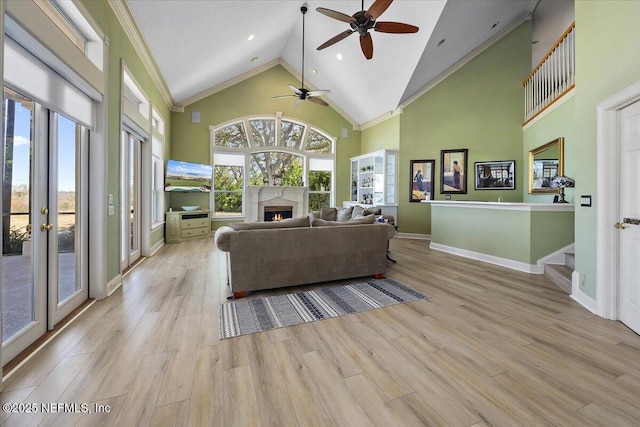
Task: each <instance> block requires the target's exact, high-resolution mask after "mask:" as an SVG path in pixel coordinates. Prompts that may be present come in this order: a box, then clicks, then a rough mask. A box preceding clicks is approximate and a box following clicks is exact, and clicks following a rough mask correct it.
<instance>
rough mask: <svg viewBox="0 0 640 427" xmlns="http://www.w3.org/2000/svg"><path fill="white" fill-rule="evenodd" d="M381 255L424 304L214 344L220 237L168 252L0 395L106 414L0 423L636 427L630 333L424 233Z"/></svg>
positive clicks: (18, 417) (635, 356)
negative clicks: (435, 243)
mask: <svg viewBox="0 0 640 427" xmlns="http://www.w3.org/2000/svg"><path fill="white" fill-rule="evenodd" d="M391 251H392V254H393V256H394V258H396V259H397V260H398V263H397V264H391V263H389V264H388V271H387V277H390V278H392V279H395V280H397V281H399V282H401V283H404V284H406V285H407V286H410V287H412V288H413V289H415V290H417V291H419V292H422V293H425V294H428V295H429V296H430V297H431V299H430V300H423V301H417V302H413V303H409V304H402V305H396V306H391V307H386V308H383V309H378V310H373V311H368V312H365V313H359V314H354V315H349V316H344V317H339V318H334V319H329V320H324V321H319V322H314V323H310V324H306V325H298V326H294V327H290V328H283V329H277V330H273V331H269V332H264V333H259V334H253V335H248V336H241V337H238V338H233V339H229V340H223V341H220V340H219V335H218V304H219V303H220V302H224V300H225V296H226V294H227V293H226V290H225V282H224V280H223V278H224V265H223V260H224V258H223V256H222V254H221V253H220V252H218V251H217V250H216V249H215V246H214V244H213V240H212V239H205V240H199V241H195V242H187V243H177V244H172V245H166V246H164V247H163V248H162V249H161V250H160V251H159V252H158V254H157V255H155V256H153V257H151V258H149V259H147V260H145V261H144V262H143V263H141V264H140V265H139V266H137V267H136V268H135V269H134V270H133V271H131V272H130V273H129V274H128V275H127V276H126V277H125V278H124V281H123V286H122V288H121V289H120V290H118V291H116V292H115V293H114V294H113V295H112V296H111V297H109V298H107V299H105V300H102V301H98V302H96V303H95V304H94V305H93V306H92V307H90V308H89V309H88V310H87V311H86V312H85V313H83V314H82V315H81V316H80V318H79V319H77V320H76V321H75V322H74V323H73V324H72V325H70V326H69V327H67V329H65V330H64V331H63V332H62V333H61V334H60V335H59V336H57V337H56V338H55V339H54V340H53V341H52V342H51V343H50V344H49V345H48V346H47V347H46V348H45V349H44V350H42V351H41V352H40V353H38V354H37V355H36V356H35V357H34V358H33V359H31V360H30V361H29V362H28V363H27V364H26V365H25V366H23V367H22V368H20V370H19V371H18V372H16V373H15V374H13V375H12V376H11V377H10V378H9V379H8V380H7V381H6V382H5V383H4V386H3V391H2V393H1V395H0V399H1V400H2V403H7V402H13V403H36V404H40V403H54V402H58V403H71V404H74V403H75V404H77V405H80V404H82V403H87V404H89V405H88V408H89V409H91V410H94V409H95V408H96V406H95V405H101V406H99V407H100V408H103V409H104V408H109V412H104V411H103V412H101V413H96V412H93V413H82V412H81V411H68V410H67V411H61V412H57V413H42V412H41V411H39V412H38V413H30V414H27V413H13V414H11V413H6V412H3V413H1V414H0V423H2V425H7V426H21V427H24V426H36V425H43V426H98V425H104V426H111V425H115V426H148V425H151V426H295V425H300V426H350V427H351V426H372V425H374V426H385V427H387V426H425V425H428V426H432V425H433V426H440V425H442V426H444V425H450V426H487V425H492V426H510V427H512V426H521V425H526V426H537V425H562V426H607V427H610V426H637V425H640V397H639V396H640V337H639V336H638V335H637V334H635V333H634V332H633V331H631V330H629V329H628V328H626V327H625V326H624V325H623V324H621V323H619V322H613V321H608V320H603V319H601V318H598V317H596V316H594V315H593V314H591V313H589V312H588V311H587V310H586V309H584V308H582V307H581V306H580V305H579V304H577V303H576V302H574V301H573V300H572V299H571V298H570V297H569V296H567V295H566V294H564V293H563V292H562V291H561V290H560V289H559V288H558V287H556V285H554V284H553V283H551V282H550V281H549V280H548V279H547V278H545V277H544V276H542V275H529V274H524V273H519V272H515V271H512V270H508V269H504V268H500V267H496V266H492V265H490V264H485V263H480V262H475V261H470V260H467V259H464V258H459V257H455V256H452V255H448V254H444V253H441V252H436V251H430V250H429V247H428V241H423V240H410V239H393V240H392V242H391ZM266 274H268V272H266ZM317 286H318V287H319V286H327V284H322V285H317ZM308 288H311V287H299V288H296V290H298V289H308ZM290 291H291V290H290V289H285V290H282V289H281V290H277V291H265V292H260V293H256V294H253V295H250V296H249V298H256V297H260V296H265V295H272V294H282V293H287V292H290Z"/></svg>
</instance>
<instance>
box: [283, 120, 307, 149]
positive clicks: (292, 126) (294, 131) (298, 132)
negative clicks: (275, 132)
mask: <svg viewBox="0 0 640 427" xmlns="http://www.w3.org/2000/svg"><path fill="white" fill-rule="evenodd" d="M303 133H304V126H303V125H301V124H298V123H293V122H289V121H286V120H282V125H281V129H280V141H281V144H282V145H284V146H285V147H289V148H295V149H297V150H299V149H300V146H301V145H302V134H303Z"/></svg>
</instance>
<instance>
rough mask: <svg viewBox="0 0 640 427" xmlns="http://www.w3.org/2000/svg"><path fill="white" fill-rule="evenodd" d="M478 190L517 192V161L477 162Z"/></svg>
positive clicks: (475, 164)
mask: <svg viewBox="0 0 640 427" xmlns="http://www.w3.org/2000/svg"><path fill="white" fill-rule="evenodd" d="M473 165H474V167H473V169H474V171H475V183H476V186H475V188H476V190H515V189H516V181H515V177H516V161H515V160H500V161H495V162H475V163H474V164H473Z"/></svg>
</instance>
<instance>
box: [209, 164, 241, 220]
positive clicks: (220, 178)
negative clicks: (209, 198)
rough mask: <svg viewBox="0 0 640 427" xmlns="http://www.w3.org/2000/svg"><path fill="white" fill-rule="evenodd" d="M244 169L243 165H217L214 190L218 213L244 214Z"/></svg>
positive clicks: (214, 173) (216, 212)
mask: <svg viewBox="0 0 640 427" xmlns="http://www.w3.org/2000/svg"><path fill="white" fill-rule="evenodd" d="M243 169H244V168H243V167H241V166H218V165H216V166H215V168H214V172H213V186H214V190H213V191H214V207H215V214H216V215H242V192H243V191H244V178H243V174H244V170H243Z"/></svg>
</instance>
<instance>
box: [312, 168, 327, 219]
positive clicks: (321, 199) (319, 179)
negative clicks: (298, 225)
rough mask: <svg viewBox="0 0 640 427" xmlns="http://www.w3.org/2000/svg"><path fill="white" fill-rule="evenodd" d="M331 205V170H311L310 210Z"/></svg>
mask: <svg viewBox="0 0 640 427" xmlns="http://www.w3.org/2000/svg"><path fill="white" fill-rule="evenodd" d="M330 206H331V172H329V171H310V172H309V210H310V211H317V210H319V209H320V208H328V207H330Z"/></svg>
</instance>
